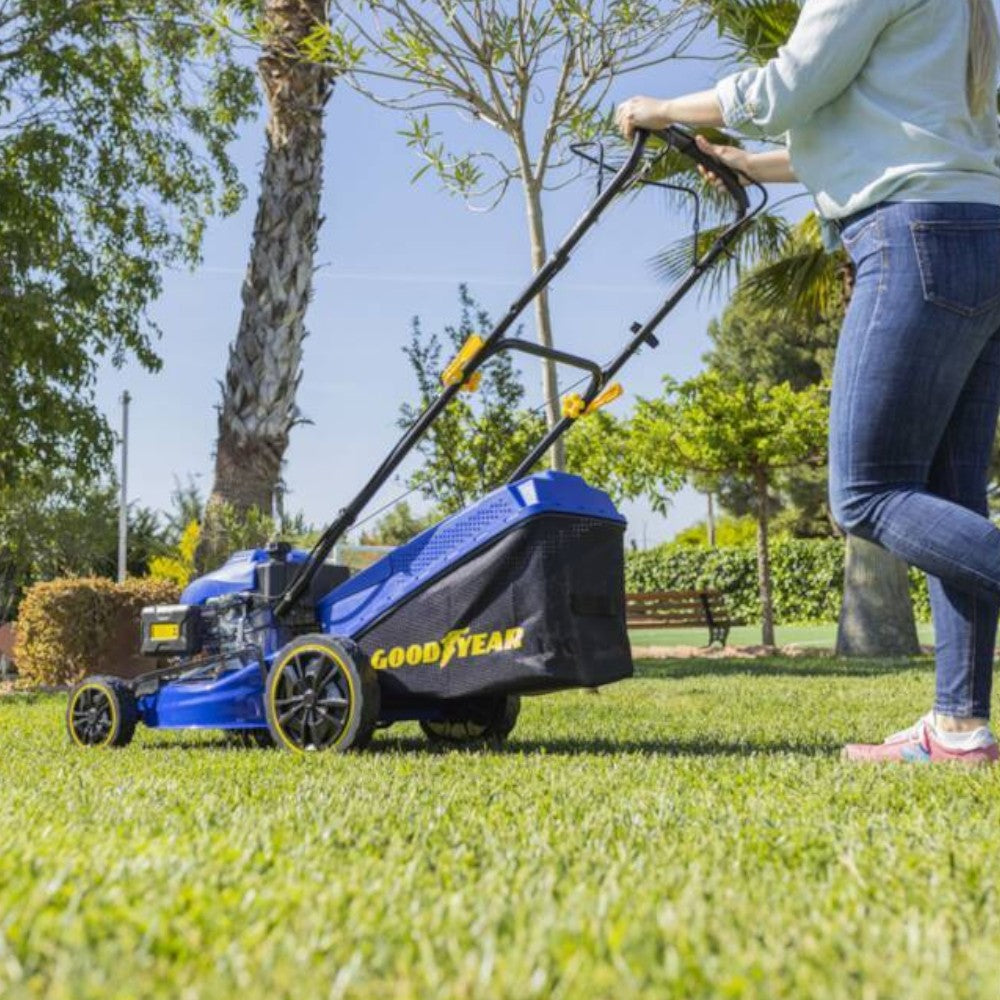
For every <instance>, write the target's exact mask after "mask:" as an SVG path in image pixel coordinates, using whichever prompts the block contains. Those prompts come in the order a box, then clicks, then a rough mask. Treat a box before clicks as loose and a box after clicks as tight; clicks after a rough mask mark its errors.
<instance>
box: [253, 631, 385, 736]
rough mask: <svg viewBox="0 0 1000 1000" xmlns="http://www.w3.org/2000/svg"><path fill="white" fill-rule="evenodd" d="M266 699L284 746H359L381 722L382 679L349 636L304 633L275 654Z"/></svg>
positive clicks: (275, 731)
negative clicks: (334, 636)
mask: <svg viewBox="0 0 1000 1000" xmlns="http://www.w3.org/2000/svg"><path fill="white" fill-rule="evenodd" d="M265 701H266V707H267V725H268V728H269V729H270V731H271V735H272V736H273V737H274V742H275V743H276V744H277V745H278V746H279V747H284V748H285V749H286V750H291V751H293V752H295V753H306V752H307V751H312V750H333V751H338V752H339V751H344V750H351V749H355V750H359V749H362V748H364V747H365V746H367V744H368V742H369V741H370V740H371V738H372V734H373V733H374V732H375V723H376V722H377V721H378V714H379V686H378V678H377V677H376V676H375V671H374V669H373V668H372V665H371V664H370V663H369V662H368V658H367V657H366V656H365V654H364V653H363V652H362V651H361V650H360V649H359V648H358V646H357V645H356V644H355V643H353V642H351V641H350V640H348V639H340V638H337V639H334V638H332V637H330V636H327V635H304V636H300V637H299V638H297V639H293V640H292V641H291V642H290V643H288V645H287V646H285V647H284V648H283V649H282V650H281V651H280V652H279V653H278V655H277V656H276V657H275V658H274V664H273V666H272V667H271V670H270V672H269V673H268V676H267V691H266V697H265Z"/></svg>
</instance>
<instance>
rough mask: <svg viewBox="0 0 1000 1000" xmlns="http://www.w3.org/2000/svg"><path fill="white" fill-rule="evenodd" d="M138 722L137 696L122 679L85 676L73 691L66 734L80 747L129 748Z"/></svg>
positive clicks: (67, 715) (67, 716)
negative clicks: (128, 745)
mask: <svg viewBox="0 0 1000 1000" xmlns="http://www.w3.org/2000/svg"><path fill="white" fill-rule="evenodd" d="M138 721H139V709H138V707H137V706H136V700H135V694H134V692H133V691H132V688H131V687H130V686H129V685H128V683H127V682H126V681H123V680H122V679H121V678H120V677H85V678H84V679H83V680H82V681H80V682H79V683H77V684H74V685H73V688H72V689H71V690H70V693H69V703H68V704H67V706H66V731H67V732H68V733H69V738H70V739H71V740H72V741H73V742H74V743H75V744H76V745H77V746H81V747H123V746H126V745H127V744H129V743H130V742H131V741H132V737H133V736H134V735H135V727H136V723H138Z"/></svg>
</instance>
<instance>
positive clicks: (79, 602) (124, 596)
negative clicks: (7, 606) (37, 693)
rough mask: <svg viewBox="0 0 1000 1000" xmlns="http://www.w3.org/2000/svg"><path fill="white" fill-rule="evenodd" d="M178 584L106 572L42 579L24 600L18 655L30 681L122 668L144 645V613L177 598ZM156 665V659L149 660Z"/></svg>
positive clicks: (64, 680) (61, 680)
mask: <svg viewBox="0 0 1000 1000" xmlns="http://www.w3.org/2000/svg"><path fill="white" fill-rule="evenodd" d="M177 597H178V591H177V587H176V585H175V584H173V583H171V582H169V581H163V580H151V579H145V578H144V579H135V580H127V581H126V582H125V583H123V584H121V585H119V584H115V583H112V581H110V580H106V579H104V578H102V577H85V578H79V579H63V580H50V581H47V582H45V583H36V584H35V585H34V586H33V587H31V588H30V589H29V590H28V592H27V593H26V594H25V596H24V600H23V601H22V602H21V607H20V612H19V615H18V622H17V646H16V648H15V652H14V658H15V660H16V662H17V666H18V671H19V673H20V676H21V678H22V679H23V680H25V681H27V682H28V683H29V684H72V683H74V682H75V681H78V680H80V678H81V677H84V676H86V675H87V674H94V673H104V674H115V673H118V672H119V669H120V666H121V665H122V664H123V661H124V660H128V659H129V658H130V657H134V656H135V654H137V653H138V646H139V613H140V611H141V609H142V608H143V607H144V606H145V605H147V604H170V603H173V602H175V601H176V600H177ZM149 666H150V667H151V666H153V664H149Z"/></svg>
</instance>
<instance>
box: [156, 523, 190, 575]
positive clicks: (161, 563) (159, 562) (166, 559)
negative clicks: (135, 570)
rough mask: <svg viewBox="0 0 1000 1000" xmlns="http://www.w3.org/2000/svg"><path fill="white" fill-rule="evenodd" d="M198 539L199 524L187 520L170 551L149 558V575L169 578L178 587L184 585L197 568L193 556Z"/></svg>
mask: <svg viewBox="0 0 1000 1000" xmlns="http://www.w3.org/2000/svg"><path fill="white" fill-rule="evenodd" d="M200 539H201V525H200V524H199V523H198V522H197V521H191V522H189V523H188V525H187V526H186V527H185V528H184V530H183V531H182V532H181V536H180V538H179V539H178V541H177V544H176V546H174V549H173V551H172V552H170V553H168V554H165V555H160V556H156V557H154V558H153V559H151V560H150V562H149V575H150V576H151V577H153V579H154V580H171V581H173V582H174V583H176V584H177V586H178V587H182V588H183V587H186V586H187V585H188V583H189V582H190V580H191V577H193V576H194V575H195V572H196V570H197V566H196V563H195V557H196V555H197V552H198V542H199V541H200Z"/></svg>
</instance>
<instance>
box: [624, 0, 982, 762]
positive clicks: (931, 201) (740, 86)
mask: <svg viewBox="0 0 1000 1000" xmlns="http://www.w3.org/2000/svg"><path fill="white" fill-rule="evenodd" d="M997 50H998V31H997V22H996V16H995V13H994V10H993V6H992V0H805V3H804V5H803V8H802V13H801V16H800V18H799V22H798V24H797V25H796V27H795V30H794V32H793V33H792V36H791V38H790V39H789V41H788V44H787V45H786V46H785V47H783V48H782V49H781V50H780V51H779V53H778V55H777V57H776V58H775V59H773V60H771V62H769V63H768V64H767V65H765V66H763V67H762V68H760V69H750V70H747V71H745V72H743V73H737V74H735V75H733V76H730V77H728V78H727V79H724V80H722V81H721V82H720V83H719V85H718V86H717V87H716V88H715V90H712V91H706V92H703V93H698V94H690V95H688V96H686V97H680V98H676V99H672V100H656V99H653V98H648V97H633V98H632V99H631V100H628V101H626V102H625V103H624V104H622V105H621V106H620V107H619V108H618V112H617V116H616V117H617V121H618V125H619V127H620V128H621V130H622V132H623V133H624V134H625V135H626V136H627V137H628V136H631V134H632V132H633V131H634V130H635V129H636V128H647V129H655V128H662V127H664V126H666V125H669V124H671V123H674V122H677V123H683V124H687V125H696V126H697V125H716V126H721V125H726V126H729V127H730V128H733V129H738V130H740V131H742V132H744V133H745V134H747V135H750V136H752V137H763V136H771V137H778V136H783V135H784V136H786V137H787V144H786V146H785V148H783V149H781V150H779V151H775V152H767V153H757V154H750V153H746V152H743V151H739V150H736V149H733V148H731V147H724V146H713V145H710V144H709V143H707V142H705V141H704V140H703V139H699V142H700V143H701V145H702V147H703V148H704V149H705V150H706V151H708V152H711V153H713V154H715V155H716V156H718V157H720V158H722V159H723V160H725V161H726V162H728V163H729V164H730V165H732V166H733V167H735V168H737V169H738V170H740V171H741V172H742V173H744V174H746V175H747V176H748V177H750V178H753V179H755V180H758V181H762V182H780V181H796V180H798V181H801V182H802V183H803V184H805V185H806V186H807V187H808V188H809V189H810V191H811V192H812V194H813V195H814V197H815V199H816V204H817V208H818V210H819V213H820V215H821V216H822V217H823V219H824V220H825V222H826V224H827V230H828V232H829V231H835V230H839V235H840V238H841V239H842V241H843V244H844V246H845V248H846V249H847V252H848V253H849V254H850V256H851V258H852V260H853V262H854V264H855V267H856V271H857V276H856V283H855V290H854V295H853V298H852V301H851V305H850V308H849V310H848V313H847V317H846V319H845V322H844V328H843V331H842V332H841V336H840V342H839V345H838V348H837V359H836V364H835V367H834V376H833V390H832V397H831V413H830V504H831V510H832V512H833V515H834V517H835V518H836V520H837V522H838V523H839V524H840V525H842V527H843V528H844V529H845V530H846V531H848V532H850V533H852V534H855V535H859V536H861V537H862V538H867V539H869V540H871V541H873V542H876V543H878V544H879V545H882V546H884V547H885V548H886V549H888V550H889V551H891V552H893V553H895V554H896V555H898V556H900V557H901V558H902V559H904V560H906V561H907V562H908V563H911V564H912V565H914V566H918V567H920V568H921V569H923V570H925V571H926V572H927V574H928V576H929V582H930V594H931V607H932V611H933V617H934V626H935V630H936V634H937V647H936V656H937V691H936V698H935V704H934V710H933V711H932V712H930V713H928V714H927V715H926V716H924V717H923V718H922V719H920V720H919V721H918V722H916V723H915V724H914V725H912V726H910V727H909V728H908V729H905V730H903V731H902V732H899V733H896V734H894V735H893V736H890V737H889V738H888V739H887V740H886V741H885V742H884V743H881V744H877V745H869V746H866V745H862V744H852V745H850V746H848V747H846V748H845V749H844V756H845V758H847V759H849V760H864V761H913V762H927V761H958V762H961V763H965V764H970V765H977V764H984V763H992V762H994V761H996V760H997V759H998V757H1000V751H998V748H997V743H996V740H995V739H994V737H993V734H992V732H991V731H990V726H989V714H990V691H991V686H992V673H993V650H994V646H995V643H996V634H997V620H998V612H1000V530H998V529H997V528H996V527H995V526H994V525H993V524H992V523H991V522H990V520H989V519H988V517H987V511H988V508H987V500H986V487H987V481H988V466H989V460H990V454H991V447H992V443H993V439H994V433H995V430H996V425H997V417H998V413H1000V138H998V130H997V116H996V83H997ZM710 179H712V180H716V181H717V178H710Z"/></svg>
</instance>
